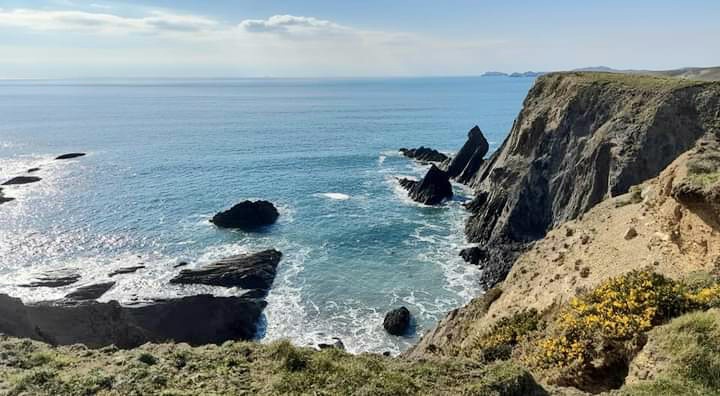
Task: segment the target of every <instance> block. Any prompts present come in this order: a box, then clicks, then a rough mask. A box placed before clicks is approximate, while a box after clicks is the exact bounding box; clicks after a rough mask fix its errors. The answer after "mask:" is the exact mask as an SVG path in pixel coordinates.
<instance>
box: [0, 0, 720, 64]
mask: <svg viewBox="0 0 720 396" xmlns="http://www.w3.org/2000/svg"><path fill="white" fill-rule="evenodd" d="M719 21H720V2H718V1H715V0H704V1H698V0H689V1H665V0H655V1H645V0H636V1H633V2H630V1H616V0H605V1H594V0H588V1H567V0H557V1H542V2H541V1H519V0H517V1H513V0H505V1H467V0H443V1H440V0H416V1H409V0H384V1H375V0H367V1H349V0H347V1H340V0H335V1H329V0H326V1H321V0H304V1H300V0H295V1H290V0H286V1H273V0H264V1H260V0H257V1H256V0H250V1H244V0H236V1H197V0H195V1H193V0H179V1H168V0H162V1H139V0H125V1H104V0H88V1H82V0H45V1H33V0H31V1H27V0H26V1H14V0H0V54H2V58H1V59H0V78H24V77H142V76H147V77H161V76H162V77H252V76H275V77H315V76H328V77H335V76H419V75H476V74H480V73H482V72H484V71H488V70H502V71H524V70H542V71H546V70H563V69H571V68H577V67H585V66H594V65H608V66H612V67H616V68H648V69H669V68H677V67H684V66H711V65H720V22H719Z"/></svg>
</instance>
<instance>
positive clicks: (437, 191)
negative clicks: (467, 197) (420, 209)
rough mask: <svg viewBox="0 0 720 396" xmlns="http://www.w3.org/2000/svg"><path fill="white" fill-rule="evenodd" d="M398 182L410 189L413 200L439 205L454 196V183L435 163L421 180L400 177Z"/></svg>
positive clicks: (409, 192)
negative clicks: (451, 182)
mask: <svg viewBox="0 0 720 396" xmlns="http://www.w3.org/2000/svg"><path fill="white" fill-rule="evenodd" d="M398 182H399V183H400V185H401V186H402V187H403V188H404V189H406V190H408V194H409V196H410V198H411V199H412V200H413V201H416V202H420V203H423V204H425V205H439V204H441V203H442V202H443V201H445V200H448V199H450V198H452V196H453V191H452V184H450V179H449V178H448V175H447V173H446V172H444V171H442V170H440V169H439V168H438V167H436V166H435V165H431V166H430V170H428V172H427V173H426V174H425V177H423V178H422V180H420V181H415V180H410V179H400V180H398Z"/></svg>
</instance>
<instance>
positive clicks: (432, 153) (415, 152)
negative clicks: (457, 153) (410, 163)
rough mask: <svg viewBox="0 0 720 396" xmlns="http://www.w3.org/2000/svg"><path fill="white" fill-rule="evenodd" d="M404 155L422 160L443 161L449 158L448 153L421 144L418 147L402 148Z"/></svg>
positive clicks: (401, 151)
mask: <svg viewBox="0 0 720 396" xmlns="http://www.w3.org/2000/svg"><path fill="white" fill-rule="evenodd" d="M400 153H402V155H404V156H406V157H408V158H412V159H415V160H418V161H421V162H443V161H445V160H447V159H448V157H447V155H445V154H443V153H441V152H439V151H437V150H434V149H431V148H429V147H423V146H420V147H418V148H412V149H406V148H401V149H400Z"/></svg>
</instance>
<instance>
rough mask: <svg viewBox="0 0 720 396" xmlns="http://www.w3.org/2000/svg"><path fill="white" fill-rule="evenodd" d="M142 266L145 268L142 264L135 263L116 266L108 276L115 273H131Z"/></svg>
mask: <svg viewBox="0 0 720 396" xmlns="http://www.w3.org/2000/svg"><path fill="white" fill-rule="evenodd" d="M143 268H145V266H144V265H135V266H132V267H124V268H118V269H116V270H115V271H113V272H111V273H109V274H108V276H109V277H111V278H112V277H113V276H115V275H122V274H132V273H134V272H137V270H141V269H143Z"/></svg>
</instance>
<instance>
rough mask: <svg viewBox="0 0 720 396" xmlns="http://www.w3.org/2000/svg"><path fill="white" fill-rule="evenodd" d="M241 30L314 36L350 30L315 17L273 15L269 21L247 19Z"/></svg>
mask: <svg viewBox="0 0 720 396" xmlns="http://www.w3.org/2000/svg"><path fill="white" fill-rule="evenodd" d="M239 26H240V28H241V29H243V30H245V31H246V32H250V33H282V34H312V33H323V34H327V33H338V32H349V31H351V29H350V28H347V27H344V26H341V25H338V24H337V23H334V22H331V21H326V20H322V19H317V18H313V17H304V16H294V15H273V16H271V17H270V18H268V19H246V20H244V21H242V22H240V24H239Z"/></svg>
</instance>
